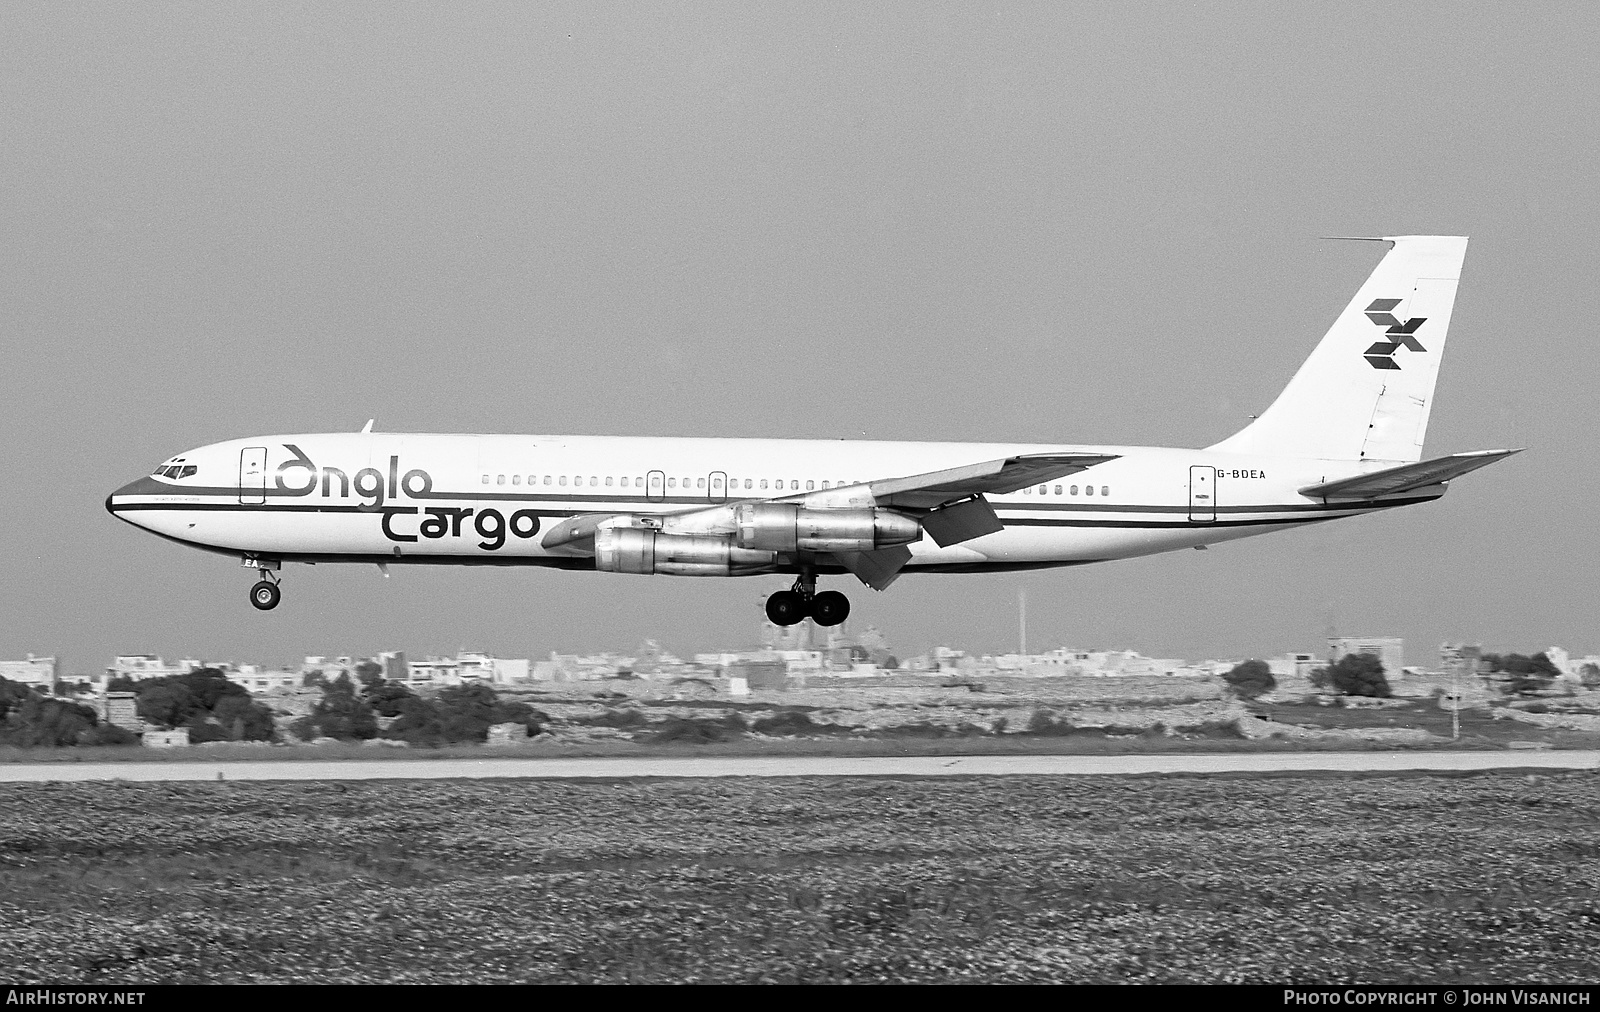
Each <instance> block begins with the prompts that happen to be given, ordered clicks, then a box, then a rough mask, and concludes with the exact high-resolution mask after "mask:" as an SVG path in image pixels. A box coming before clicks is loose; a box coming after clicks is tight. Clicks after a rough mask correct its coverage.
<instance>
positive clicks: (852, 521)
mask: <svg viewBox="0 0 1600 1012" xmlns="http://www.w3.org/2000/svg"><path fill="white" fill-rule="evenodd" d="M734 524H735V525H736V526H737V528H738V531H737V533H736V534H734V536H733V541H734V544H736V545H737V546H739V547H740V548H747V549H759V550H762V551H768V552H793V551H802V552H871V551H874V550H876V549H879V548H892V547H894V546H895V545H904V544H909V543H910V542H912V541H916V540H917V539H918V538H920V537H922V525H921V524H919V523H917V521H915V520H913V519H912V518H910V517H908V516H902V515H901V514H899V513H891V512H890V511H888V510H881V509H806V508H805V507H803V506H799V505H797V504H795V503H783V502H756V503H742V504H740V505H739V506H738V507H736V508H735V510H734Z"/></svg>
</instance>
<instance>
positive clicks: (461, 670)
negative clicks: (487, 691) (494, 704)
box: [406, 651, 530, 687]
mask: <svg viewBox="0 0 1600 1012" xmlns="http://www.w3.org/2000/svg"><path fill="white" fill-rule="evenodd" d="M408 668H409V671H408V673H407V677H406V682H407V684H409V685H412V686H416V687H424V686H435V687H443V686H450V685H463V684H466V683H469V682H482V683H486V684H489V685H510V684H515V683H521V682H526V681H528V680H529V677H530V672H529V665H528V661H527V658H519V659H515V660H511V659H507V658H503V657H493V656H491V655H489V654H485V653H479V652H476V651H463V652H462V653H460V654H459V655H457V656H455V657H429V658H428V659H427V660H422V661H412V662H411V663H410V665H408Z"/></svg>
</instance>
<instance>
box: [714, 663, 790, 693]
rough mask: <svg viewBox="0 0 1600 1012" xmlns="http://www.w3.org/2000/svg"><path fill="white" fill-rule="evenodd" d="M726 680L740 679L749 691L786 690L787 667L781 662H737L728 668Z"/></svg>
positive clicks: (787, 683)
mask: <svg viewBox="0 0 1600 1012" xmlns="http://www.w3.org/2000/svg"><path fill="white" fill-rule="evenodd" d="M728 678H729V681H730V682H731V681H732V680H733V679H741V680H743V682H744V684H745V689H746V691H749V690H751V689H787V688H788V687H789V667H788V665H787V664H785V663H784V662H783V661H782V660H770V661H738V662H736V663H734V664H731V665H729V666H728Z"/></svg>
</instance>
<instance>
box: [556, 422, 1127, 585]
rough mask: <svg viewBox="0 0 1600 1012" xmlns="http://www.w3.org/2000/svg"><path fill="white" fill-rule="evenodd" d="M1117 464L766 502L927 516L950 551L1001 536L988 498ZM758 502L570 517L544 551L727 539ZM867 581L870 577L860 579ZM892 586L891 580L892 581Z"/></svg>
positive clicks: (1059, 460) (952, 474) (947, 474)
mask: <svg viewBox="0 0 1600 1012" xmlns="http://www.w3.org/2000/svg"><path fill="white" fill-rule="evenodd" d="M1115 459H1117V455H1116V454H1109V453H1030V454H1021V455H1019V456H1015V457H1002V458H999V459H997V460H986V461H981V462H979V463H976V464H966V465H963V466H961V467H952V468H947V469H945V470H942V471H928V472H925V473H923V474H912V475H907V476H905V477H903V478H880V479H877V480H875V481H867V482H862V483H860V484H857V485H844V486H840V487H838V488H834V489H828V490H824V491H821V492H804V493H800V494H798V495H794V494H791V495H786V496H773V497H772V499H770V500H765V501H776V502H793V503H804V504H808V505H812V506H815V507H817V508H822V509H828V508H846V509H848V508H862V507H873V506H893V507H897V508H899V509H907V510H915V511H918V512H919V513H921V514H922V515H921V516H920V519H921V521H922V525H923V529H924V530H925V531H927V532H928V534H929V536H931V537H932V538H933V539H934V541H936V542H938V543H939V544H940V545H941V546H948V545H953V544H959V543H960V542H962V541H970V540H971V539H973V538H976V537H981V536H982V535H984V534H989V533H992V532H994V531H997V530H1000V529H1001V524H1000V521H999V519H998V518H997V517H996V516H995V514H994V509H993V508H992V507H990V505H989V504H988V503H987V502H986V501H984V499H983V498H982V496H983V494H984V493H985V492H992V493H995V494H1000V495H1004V494H1005V493H1008V492H1015V491H1017V490H1018V489H1023V488H1027V487H1028V486H1029V485H1035V484H1041V483H1043V482H1047V481H1053V480H1055V479H1056V478H1062V477H1065V476H1066V475H1069V474H1076V473H1077V472H1079V471H1082V470H1084V469H1085V468H1089V467H1093V466H1094V465H1095V464H1101V463H1104V462H1106V461H1108V460H1115ZM755 501H762V500H753V499H734V500H729V501H727V502H724V503H717V504H715V505H710V506H696V507H691V508H690V509H687V510H683V511H681V512H677V513H669V514H662V515H648V516H646V515H641V514H630V513H585V514H581V515H579V516H574V517H569V518H567V519H566V520H563V521H561V522H560V523H558V524H556V525H555V526H554V527H552V528H550V530H549V531H547V532H546V533H545V536H544V538H543V539H542V542H541V543H542V544H543V545H544V547H545V548H547V549H551V550H564V553H569V554H573V555H588V554H592V553H593V551H594V536H595V532H596V531H597V530H598V529H599V528H601V527H603V526H613V525H618V524H620V525H624V526H639V527H647V528H652V529H656V530H663V531H669V532H672V533H680V534H722V533H727V532H729V531H732V530H733V508H734V507H736V506H737V505H738V504H739V503H740V502H755ZM886 551H888V552H892V553H894V555H895V557H896V560H897V562H898V564H896V565H894V566H893V571H894V572H898V571H899V568H900V566H903V565H904V564H905V559H909V558H910V554H911V553H910V552H909V551H906V550H905V549H903V548H901V549H888V550H886ZM880 554H882V553H878V552H872V553H865V554H864V555H862V556H852V558H851V559H849V560H843V561H845V564H846V565H847V566H848V567H849V568H850V569H851V570H852V571H855V570H856V569H857V565H856V564H855V563H856V560H857V559H858V558H862V559H866V561H863V562H861V563H860V565H862V566H867V565H870V564H871V561H872V560H871V559H870V558H868V557H869V556H878V555H880ZM902 555H903V558H902V557H901V556H902ZM858 575H859V574H858ZM863 579H864V580H865V579H866V577H865V576H863ZM887 579H889V580H892V579H893V575H892V573H891V574H889V575H888V576H887ZM884 586H887V583H884Z"/></svg>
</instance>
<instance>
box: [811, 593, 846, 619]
mask: <svg viewBox="0 0 1600 1012" xmlns="http://www.w3.org/2000/svg"><path fill="white" fill-rule="evenodd" d="M811 617H812V618H814V619H816V620H817V625H838V624H839V623H840V622H843V621H844V620H845V619H847V618H849V617H850V599H849V598H848V597H845V596H844V595H843V594H841V593H839V592H838V591H837V590H825V591H823V592H822V593H820V594H818V595H817V596H816V597H813V598H812V599H811Z"/></svg>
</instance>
